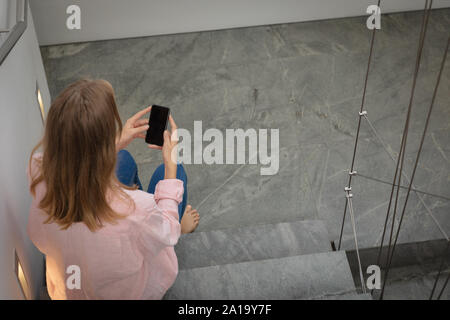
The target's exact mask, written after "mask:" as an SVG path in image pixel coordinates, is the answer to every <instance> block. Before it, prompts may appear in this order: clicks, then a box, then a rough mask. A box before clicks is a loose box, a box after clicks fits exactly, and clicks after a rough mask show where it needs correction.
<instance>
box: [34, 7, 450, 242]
mask: <svg viewBox="0 0 450 320" xmlns="http://www.w3.org/2000/svg"><path fill="white" fill-rule="evenodd" d="M420 23H421V13H418V12H416V13H400V14H392V15H383V17H382V29H381V30H380V31H379V32H377V35H376V41H375V47H374V57H373V65H372V71H371V73H370V77H369V82H368V88H367V97H366V107H365V109H366V110H367V111H368V114H369V119H370V120H371V121H372V122H373V124H374V126H375V127H376V129H377V130H378V131H379V133H380V135H381V137H382V138H383V139H384V140H385V142H386V144H387V147H388V149H389V150H390V152H392V154H393V155H394V156H396V155H397V153H398V149H399V146H400V141H401V134H402V130H403V123H404V118H405V112H406V109H407V106H408V100H409V95H410V91H411V86H412V74H413V70H414V62H415V58H416V51H417V44H418V36H419V31H420ZM449 34H450V10H435V11H433V12H432V14H431V20H430V25H429V27H428V34H427V38H426V42H425V48H424V53H423V59H422V64H421V69H420V74H419V79H418V84H417V90H416V96H415V99H414V105H413V116H412V121H411V122H412V123H411V128H410V135H409V138H408V146H407V156H406V164H405V172H406V173H407V174H408V175H410V174H411V170H412V165H413V162H414V157H415V154H416V151H417V146H418V141H419V139H420V135H421V131H422V130H423V125H424V119H425V113H426V109H427V107H428V106H429V103H430V98H431V95H432V91H433V88H434V84H435V81H436V78H437V71H438V68H439V65H440V62H441V58H442V56H443V49H444V47H445V44H446V41H447V38H448V36H449ZM370 36H371V32H370V31H369V30H368V29H367V28H366V24H365V18H364V17H360V18H348V19H338V20H327V21H317V22H307V23H294V24H285V25H273V26H262V27H252V28H243V29H233V30H223V31H213V32H199V33H189V34H179V35H170V36H159V37H146V38H136V39H125V40H110V41H98V42H91V43H80V44H71V45H61V46H50V47H43V48H42V55H43V60H44V64H45V67H46V72H47V76H48V81H49V85H50V90H51V93H52V96H53V97H55V96H56V95H57V94H58V92H60V91H61V90H62V89H63V88H64V87H65V86H67V85H68V84H69V83H71V82H73V81H75V80H77V79H78V78H80V77H83V76H88V77H91V78H104V79H106V80H108V81H110V82H111V83H112V85H113V86H114V88H115V90H116V95H117V101H118V105H119V108H120V114H121V116H122V119H123V120H124V121H125V119H126V118H127V117H129V116H131V115H132V114H134V113H135V112H137V111H138V110H140V109H141V108H143V107H144V106H147V105H150V104H161V105H166V106H169V107H171V109H172V114H173V116H174V117H175V119H176V121H177V123H178V125H179V126H180V127H183V128H186V129H189V130H192V128H193V122H194V120H201V121H203V129H204V130H206V129H207V128H218V129H221V130H225V129H226V128H244V129H245V128H255V129H259V128H278V129H279V130H280V169H279V172H278V174H276V175H273V176H261V175H260V170H259V169H260V165H237V164H235V165H187V166H186V170H187V173H188V178H189V203H191V204H192V205H193V206H194V207H198V209H199V212H200V214H201V215H202V220H201V224H200V226H199V230H203V231H206V230H212V229H221V228H228V227H236V226H240V227H241V226H246V225H254V224H267V223H274V222H289V221H297V220H308V219H322V220H324V221H325V222H326V224H327V228H328V231H329V234H330V240H335V239H337V237H338V234H339V228H340V221H341V219H342V215H343V209H344V201H345V198H344V190H343V188H344V186H345V184H346V183H347V178H348V175H347V173H346V172H348V169H349V166H350V162H351V156H352V151H353V143H354V139H355V133H356V126H357V121H358V111H359V106H360V103H361V96H362V89H363V80H364V75H365V70H366V65H367V58H368V52H369V44H370ZM449 102H450V61H447V64H446V67H445V70H444V73H443V75H442V81H441V86H440V89H439V92H438V95H437V99H436V104H435V110H434V113H433V115H432V119H431V127H430V130H429V134H428V136H427V139H426V144H425V148H424V150H423V153H422V157H421V161H420V163H419V168H418V171H417V175H416V179H415V184H416V185H417V187H418V188H419V189H421V190H423V191H426V192H430V193H435V194H438V195H443V196H447V197H449V196H450V193H449V186H450V160H449V159H450V105H449ZM129 150H130V151H131V152H132V153H133V155H134V156H135V158H136V161H137V162H138V165H139V170H140V176H141V180H142V181H143V182H144V184H145V183H147V181H148V180H149V178H150V176H151V174H152V171H153V170H154V169H155V167H156V166H157V165H158V164H159V163H160V162H161V156H160V154H159V153H158V152H156V151H150V150H148V149H147V148H146V147H145V145H144V142H143V141H136V142H134V143H133V144H132V145H130V147H129ZM355 168H356V170H357V171H358V172H359V173H361V174H363V175H366V176H369V177H373V178H376V179H381V180H384V181H389V182H390V181H392V177H393V174H394V164H393V162H392V160H391V159H390V158H389V156H388V154H387V153H386V152H385V151H384V149H383V147H382V146H381V145H380V143H379V142H378V141H377V140H376V139H375V137H374V136H373V135H372V133H371V131H370V128H369V126H368V125H367V123H366V122H363V123H362V128H361V135H360V140H359V146H358V152H357V156H356V167H355ZM403 181H404V180H403ZM389 193H390V186H389V185H386V184H383V183H381V182H376V181H373V180H369V179H367V178H363V177H355V179H354V183H353V195H354V198H353V203H354V209H355V215H356V223H357V229H358V236H359V238H360V239H359V241H360V244H361V246H363V247H370V246H373V245H375V244H376V243H378V242H379V239H380V235H381V228H382V225H383V222H384V217H385V212H386V207H387V201H388V198H389ZM423 199H424V201H425V202H426V204H427V205H428V206H429V207H430V208H431V209H432V211H433V214H434V215H435V216H436V219H437V220H438V221H439V222H440V223H441V224H442V226H443V228H444V229H445V230H446V232H447V233H450V214H449V211H450V210H449V209H450V201H448V200H445V199H442V198H438V197H433V196H423ZM400 238H401V239H400V240H401V241H403V242H405V241H413V240H415V241H419V240H425V239H434V238H442V235H441V233H440V232H439V230H438V229H437V228H436V226H435V225H434V223H433V221H432V220H431V218H430V217H429V216H428V215H427V213H426V211H425V210H424V208H423V206H422V204H421V203H420V202H419V201H418V198H417V196H416V195H415V194H413V195H412V196H411V199H410V202H409V205H408V207H407V213H406V217H405V220H404V227H403V229H402V232H401V234H400ZM352 241H353V240H352V232H351V228H350V223H349V220H348V221H347V225H346V228H345V234H344V248H350V247H352V246H353V242H352Z"/></svg>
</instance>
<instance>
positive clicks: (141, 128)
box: [131, 124, 149, 137]
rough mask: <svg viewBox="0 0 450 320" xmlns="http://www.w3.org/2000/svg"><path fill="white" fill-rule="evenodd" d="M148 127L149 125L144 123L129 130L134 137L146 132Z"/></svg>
mask: <svg viewBox="0 0 450 320" xmlns="http://www.w3.org/2000/svg"><path fill="white" fill-rule="evenodd" d="M148 128H149V125H148V124H145V125H141V126H139V127H136V128H133V129H131V130H132V132H133V135H134V137H138V136H139V135H141V134H144V132H146V131H147V130H148Z"/></svg>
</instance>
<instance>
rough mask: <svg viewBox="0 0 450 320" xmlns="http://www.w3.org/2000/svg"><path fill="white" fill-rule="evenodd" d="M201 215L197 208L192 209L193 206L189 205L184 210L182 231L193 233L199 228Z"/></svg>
mask: <svg viewBox="0 0 450 320" xmlns="http://www.w3.org/2000/svg"><path fill="white" fill-rule="evenodd" d="M199 220H200V215H199V214H198V212H197V210H195V209H192V206H190V205H187V206H186V210H184V214H183V217H182V218H181V233H183V234H185V233H191V232H194V230H195V229H197V226H198V222H199Z"/></svg>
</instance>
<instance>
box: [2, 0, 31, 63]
mask: <svg viewBox="0 0 450 320" xmlns="http://www.w3.org/2000/svg"><path fill="white" fill-rule="evenodd" d="M16 8H17V10H16V15H17V20H16V24H15V25H14V27H12V29H11V31H10V32H9V35H8V38H6V40H5V41H4V42H3V44H2V45H1V47H0V66H1V65H2V63H3V61H4V60H5V59H6V57H7V56H8V54H9V52H10V51H11V50H12V48H14V46H15V45H16V43H17V41H19V39H20V37H21V36H22V34H23V33H24V32H25V30H26V29H27V20H28V0H16Z"/></svg>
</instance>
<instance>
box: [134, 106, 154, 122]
mask: <svg viewBox="0 0 450 320" xmlns="http://www.w3.org/2000/svg"><path fill="white" fill-rule="evenodd" d="M151 109H152V106H150V107H147V108H145V109H144V110H141V111H139V112H138V113H136V114H135V115H134V116H132V117H131V118H130V120H131V121H132V123H135V122H136V121H137V120H138V119H139V118H141V117H142V116H143V115H144V114H146V113H148V112H150V110H151Z"/></svg>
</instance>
